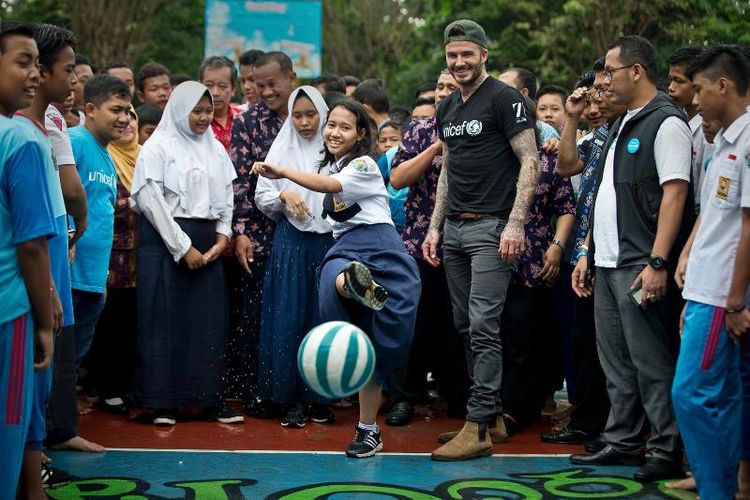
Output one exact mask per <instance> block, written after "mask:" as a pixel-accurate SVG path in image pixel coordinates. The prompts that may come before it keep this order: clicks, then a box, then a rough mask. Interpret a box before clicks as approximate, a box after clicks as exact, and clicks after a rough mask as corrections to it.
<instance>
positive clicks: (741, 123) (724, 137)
mask: <svg viewBox="0 0 750 500" xmlns="http://www.w3.org/2000/svg"><path fill="white" fill-rule="evenodd" d="M749 125H750V111H748V112H747V113H745V114H744V115H742V116H740V117H739V118H737V119H736V120H735V121H733V122H732V124H731V125H730V126H729V127H727V128H726V129H721V130H719V133H718V134H716V140H714V142H728V143H729V144H734V143H735V141H737V139H738V138H739V136H740V134H742V132H743V131H744V130H745V128H747V127H748V126H749Z"/></svg>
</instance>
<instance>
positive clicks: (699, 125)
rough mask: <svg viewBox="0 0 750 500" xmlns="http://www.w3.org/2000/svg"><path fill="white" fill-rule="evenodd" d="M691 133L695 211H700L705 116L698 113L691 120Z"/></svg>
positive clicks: (689, 123)
mask: <svg viewBox="0 0 750 500" xmlns="http://www.w3.org/2000/svg"><path fill="white" fill-rule="evenodd" d="M688 126H689V127H690V133H691V134H692V135H693V156H692V163H691V166H690V169H691V172H692V174H693V195H694V196H695V211H696V213H698V212H700V206H701V189H702V187H703V159H704V158H705V155H706V137H705V136H704V135H703V118H702V117H701V115H699V114H696V115H695V116H694V117H693V118H692V119H691V120H690V121H689V122H688Z"/></svg>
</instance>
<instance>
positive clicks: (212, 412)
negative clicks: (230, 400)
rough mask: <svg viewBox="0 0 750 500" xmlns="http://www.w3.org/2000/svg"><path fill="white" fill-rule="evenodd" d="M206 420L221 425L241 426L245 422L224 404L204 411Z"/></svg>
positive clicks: (242, 417)
mask: <svg viewBox="0 0 750 500" xmlns="http://www.w3.org/2000/svg"><path fill="white" fill-rule="evenodd" d="M206 420H208V421H209V422H219V423H222V424H241V423H243V422H244V421H245V417H244V415H242V413H240V412H238V411H237V410H235V409H234V408H230V407H229V406H227V405H226V404H224V405H221V406H217V407H215V408H208V409H206Z"/></svg>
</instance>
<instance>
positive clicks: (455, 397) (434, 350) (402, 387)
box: [390, 259, 469, 415]
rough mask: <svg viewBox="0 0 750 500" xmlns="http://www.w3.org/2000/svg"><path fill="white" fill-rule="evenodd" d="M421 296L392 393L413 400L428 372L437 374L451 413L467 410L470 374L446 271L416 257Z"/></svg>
mask: <svg viewBox="0 0 750 500" xmlns="http://www.w3.org/2000/svg"><path fill="white" fill-rule="evenodd" d="M417 264H418V266H419V274H420V278H421V281H422V295H421V297H420V300H419V309H418V310H417V322H416V325H415V328H414V339H413V340H412V344H411V349H410V351H409V359H408V360H407V362H406V364H405V365H403V366H402V367H400V368H399V369H398V370H396V371H395V372H394V374H393V375H392V376H391V378H390V395H391V398H392V399H393V400H395V401H410V402H414V401H415V400H417V399H418V398H419V397H421V396H422V395H424V393H425V391H426V389H427V373H429V372H432V374H433V376H434V377H435V379H436V381H437V383H438V387H439V390H440V395H441V396H442V397H443V399H444V400H445V402H446V403H447V404H448V409H449V411H450V412H452V413H456V414H460V415H463V414H464V413H465V412H466V399H467V397H468V390H469V376H468V371H467V370H466V357H465V355H464V340H463V339H462V338H461V337H460V336H459V334H458V332H457V331H456V328H455V326H454V323H453V310H452V307H451V300H450V295H449V294H448V283H447V280H446V278H445V271H444V269H443V268H442V267H437V268H435V267H432V266H430V265H429V264H427V263H426V262H424V261H423V260H421V259H417Z"/></svg>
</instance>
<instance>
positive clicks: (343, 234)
mask: <svg viewBox="0 0 750 500" xmlns="http://www.w3.org/2000/svg"><path fill="white" fill-rule="evenodd" d="M323 139H324V144H325V153H324V156H323V159H322V160H321V162H320V164H319V167H320V171H321V172H323V174H316V173H310V172H304V171H300V170H294V169H292V168H288V167H279V166H275V165H272V164H270V163H267V162H258V163H256V164H255V165H254V166H253V171H254V172H255V173H257V174H260V175H262V176H264V177H268V178H272V179H281V178H286V179H288V180H290V181H292V182H294V183H296V184H299V185H301V186H304V187H306V188H307V189H311V190H313V191H318V192H321V193H325V197H324V199H323V216H325V217H326V218H327V220H328V222H329V223H330V224H331V226H332V228H333V236H334V238H335V239H336V243H335V244H334V245H333V247H332V248H331V249H330V250H329V252H328V254H327V255H326V257H325V259H324V261H323V264H322V266H321V271H320V281H319V294H320V314H321V318H320V319H321V321H335V320H344V321H350V322H352V323H354V324H356V325H357V326H359V327H360V328H362V329H363V330H364V331H365V332H366V333H367V334H368V335H369V336H370V339H371V340H372V342H373V345H374V347H375V352H376V356H377V361H376V366H375V375H374V376H373V379H372V380H370V382H368V384H367V385H366V386H365V387H364V388H363V389H362V390H361V391H360V392H359V403H360V404H359V424H358V425H357V428H356V434H355V437H354V441H352V443H351V445H349V448H348V449H347V450H346V454H347V456H349V457H353V458H363V457H369V456H372V455H374V454H375V453H376V452H378V451H380V450H381V449H382V448H383V441H382V439H381V436H380V428H379V427H378V425H377V423H376V422H375V419H376V416H377V412H378V408H379V406H380V397H381V387H382V384H383V382H384V381H385V380H386V378H387V377H388V375H389V374H390V373H391V372H392V371H393V370H394V369H395V368H397V367H398V366H400V365H401V364H402V363H403V361H405V359H406V356H407V355H408V353H409V345H410V344H411V339H412V335H413V332H414V320H415V317H416V312H417V302H418V301H419V295H420V291H421V284H420V281H419V272H418V270H417V265H416V262H415V261H414V259H413V258H412V257H411V256H409V254H407V253H406V250H405V249H404V244H403V242H402V241H401V238H400V237H399V235H398V233H397V232H396V228H395V227H394V225H393V222H392V220H391V214H390V209H389V208H388V195H387V193H386V190H385V185H384V184H383V178H382V176H381V175H380V172H379V170H378V167H377V165H376V164H375V162H374V161H373V160H372V159H371V158H370V157H369V156H367V155H368V153H369V152H370V150H371V148H372V137H371V132H370V127H369V122H368V117H367V112H366V111H365V109H364V108H363V107H362V105H361V104H359V103H356V102H354V101H351V100H348V99H347V100H343V101H340V102H339V103H337V104H336V105H335V106H334V107H333V109H332V110H331V112H330V113H329V114H328V120H327V121H326V124H325V127H324V129H323Z"/></svg>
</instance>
